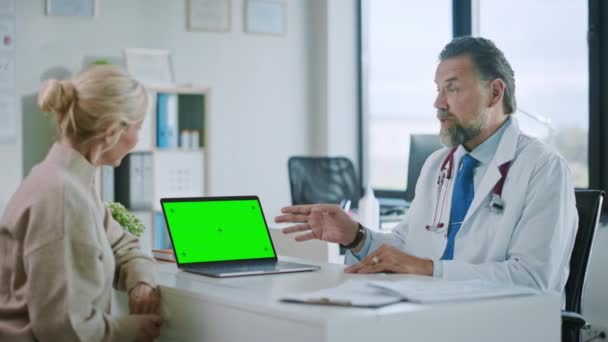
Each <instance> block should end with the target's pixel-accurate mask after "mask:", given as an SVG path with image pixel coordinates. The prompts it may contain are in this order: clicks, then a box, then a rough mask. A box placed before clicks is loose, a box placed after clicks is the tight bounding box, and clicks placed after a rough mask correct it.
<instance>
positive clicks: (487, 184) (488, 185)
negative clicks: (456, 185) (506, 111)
mask: <svg viewBox="0 0 608 342" xmlns="http://www.w3.org/2000/svg"><path fill="white" fill-rule="evenodd" d="M519 134H520V131H519V126H518V125H517V121H516V120H515V118H513V117H511V124H510V125H509V127H507V129H506V130H505V132H504V133H503V135H502V138H501V139H500V143H499V144H498V149H497V150H496V154H495V155H494V158H493V159H492V160H491V161H490V165H489V166H488V169H487V170H486V173H485V175H484V176H483V178H482V180H481V183H479V188H478V189H475V196H474V197H473V202H471V206H470V207H469V210H468V211H467V215H466V217H465V218H464V221H463V223H464V222H466V221H467V220H468V219H469V217H471V215H473V213H475V211H476V210H477V208H479V206H481V205H482V204H483V202H484V200H485V199H486V198H488V195H489V194H490V193H491V192H492V190H493V189H494V186H495V185H496V183H498V181H499V180H500V177H501V175H500V169H499V167H500V165H502V164H504V163H506V162H509V161H512V160H513V159H514V158H515V151H516V148H517V140H518V139H519Z"/></svg>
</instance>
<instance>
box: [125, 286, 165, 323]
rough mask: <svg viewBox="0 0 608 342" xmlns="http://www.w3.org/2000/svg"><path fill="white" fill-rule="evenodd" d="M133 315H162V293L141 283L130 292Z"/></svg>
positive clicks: (130, 309) (130, 306) (130, 308)
mask: <svg viewBox="0 0 608 342" xmlns="http://www.w3.org/2000/svg"><path fill="white" fill-rule="evenodd" d="M129 312H130V313H131V314H156V315H158V314H159V313H160V291H159V290H158V289H157V288H153V287H152V286H150V285H148V284H146V283H139V284H137V285H136V286H135V287H134V288H132V289H131V290H130V291H129Z"/></svg>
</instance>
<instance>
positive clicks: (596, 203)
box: [562, 190, 604, 342]
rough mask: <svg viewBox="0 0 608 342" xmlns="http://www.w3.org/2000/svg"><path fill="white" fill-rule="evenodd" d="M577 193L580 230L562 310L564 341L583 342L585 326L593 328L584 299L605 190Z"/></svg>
mask: <svg viewBox="0 0 608 342" xmlns="http://www.w3.org/2000/svg"><path fill="white" fill-rule="evenodd" d="M575 196H576V209H577V211H578V231H577V232H576V240H575V242H574V248H573V250H572V256H571V258H570V275H569V276H568V281H567V282H566V310H564V311H562V342H579V341H580V340H581V329H589V324H588V323H587V321H586V320H585V318H584V317H583V316H582V315H581V302H582V298H583V290H584V287H585V278H586V276H587V266H588V264H589V256H590V255H591V249H592V247H593V237H594V235H595V230H596V229H597V226H598V223H599V219H600V214H601V212H602V202H603V201H604V192H603V191H599V190H576V191H575Z"/></svg>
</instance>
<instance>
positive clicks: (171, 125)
mask: <svg viewBox="0 0 608 342" xmlns="http://www.w3.org/2000/svg"><path fill="white" fill-rule="evenodd" d="M156 100H157V105H156V145H157V147H159V148H177V146H178V115H177V114H178V103H177V94H166V93H159V94H158V96H157V99H156Z"/></svg>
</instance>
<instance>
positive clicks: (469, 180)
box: [441, 154, 479, 260]
mask: <svg viewBox="0 0 608 342" xmlns="http://www.w3.org/2000/svg"><path fill="white" fill-rule="evenodd" d="M478 164H479V161H477V159H475V158H473V157H471V156H470V155H469V154H465V155H464V156H463V157H462V164H461V166H460V171H459V172H458V176H456V184H454V193H453V194H452V210H451V211H450V226H449V228H448V243H447V245H446V246H445V251H444V252H443V256H442V257H441V259H442V260H452V259H454V239H456V234H457V233H458V230H460V226H462V221H464V217H465V216H466V215H467V211H468V210H469V207H470V206H471V201H473V195H474V194H475V186H474V185H473V169H475V168H476V167H477V165H478Z"/></svg>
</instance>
